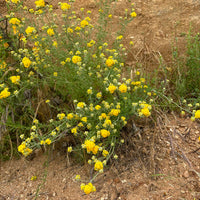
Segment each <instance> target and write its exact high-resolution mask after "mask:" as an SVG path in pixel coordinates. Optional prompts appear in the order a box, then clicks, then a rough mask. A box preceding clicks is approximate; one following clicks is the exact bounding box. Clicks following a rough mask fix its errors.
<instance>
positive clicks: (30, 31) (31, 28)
mask: <svg viewBox="0 0 200 200" xmlns="http://www.w3.org/2000/svg"><path fill="white" fill-rule="evenodd" d="M25 32H26V34H27V35H31V34H32V33H35V32H36V30H35V28H34V27H31V26H28V27H27V28H26V30H25Z"/></svg>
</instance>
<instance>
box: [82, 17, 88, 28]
mask: <svg viewBox="0 0 200 200" xmlns="http://www.w3.org/2000/svg"><path fill="white" fill-rule="evenodd" d="M88 25H89V23H88V21H86V20H85V19H84V20H82V21H81V27H82V28H85V26H88Z"/></svg>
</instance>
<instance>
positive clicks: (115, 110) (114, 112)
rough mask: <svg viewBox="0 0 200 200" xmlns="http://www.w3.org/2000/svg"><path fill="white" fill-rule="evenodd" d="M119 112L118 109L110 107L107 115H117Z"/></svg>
mask: <svg viewBox="0 0 200 200" xmlns="http://www.w3.org/2000/svg"><path fill="white" fill-rule="evenodd" d="M119 113H120V110H119V109H112V110H111V111H110V113H109V115H111V116H118V115H119Z"/></svg>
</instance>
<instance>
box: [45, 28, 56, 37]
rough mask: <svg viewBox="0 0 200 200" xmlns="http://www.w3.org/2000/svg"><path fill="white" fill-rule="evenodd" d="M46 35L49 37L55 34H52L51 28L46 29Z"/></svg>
mask: <svg viewBox="0 0 200 200" xmlns="http://www.w3.org/2000/svg"><path fill="white" fill-rule="evenodd" d="M47 34H48V35H49V36H53V35H54V34H55V33H54V30H53V29H52V28H49V29H47Z"/></svg>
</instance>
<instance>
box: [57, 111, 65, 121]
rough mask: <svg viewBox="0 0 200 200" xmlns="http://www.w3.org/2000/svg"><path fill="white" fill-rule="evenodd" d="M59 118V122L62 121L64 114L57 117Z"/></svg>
mask: <svg viewBox="0 0 200 200" xmlns="http://www.w3.org/2000/svg"><path fill="white" fill-rule="evenodd" d="M57 117H58V118H59V120H62V119H63V118H64V117H65V114H64V113H60V114H58V115H57Z"/></svg>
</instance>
